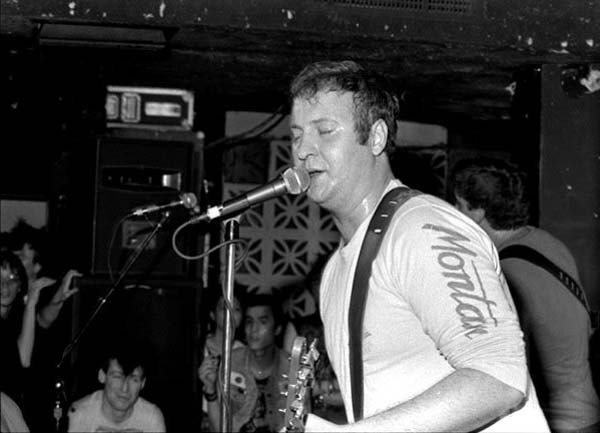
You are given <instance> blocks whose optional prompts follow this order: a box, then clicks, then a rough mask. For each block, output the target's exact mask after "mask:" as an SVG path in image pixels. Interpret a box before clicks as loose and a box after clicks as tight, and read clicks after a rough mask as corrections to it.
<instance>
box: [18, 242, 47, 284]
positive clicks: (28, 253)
mask: <svg viewBox="0 0 600 433" xmlns="http://www.w3.org/2000/svg"><path fill="white" fill-rule="evenodd" d="M13 253H15V254H16V255H17V256H19V258H20V259H21V263H23V266H24V267H25V272H27V278H29V281H32V280H35V279H36V278H37V274H38V273H39V272H40V269H41V266H40V264H39V263H37V261H36V258H35V250H34V249H33V248H31V245H29V244H23V247H21V249H20V250H16V251H13Z"/></svg>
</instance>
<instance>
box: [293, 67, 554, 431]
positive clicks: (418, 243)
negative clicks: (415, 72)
mask: <svg viewBox="0 0 600 433" xmlns="http://www.w3.org/2000/svg"><path fill="white" fill-rule="evenodd" d="M290 93H291V99H292V109H291V116H290V129H291V136H292V137H291V146H292V154H293V160H294V165H295V166H296V167H301V168H304V169H306V170H307V171H308V173H309V175H310V180H311V182H310V186H309V188H308V190H307V195H308V197H309V199H311V200H312V201H314V202H316V203H317V204H318V205H320V206H321V207H322V208H323V209H325V210H327V211H329V212H330V213H331V215H332V217H333V219H334V222H335V224H336V227H337V228H338V230H339V232H340V234H341V241H340V244H339V246H338V248H337V249H336V250H335V251H334V252H333V254H332V256H331V258H330V259H329V261H328V263H327V265H326V266H325V270H324V272H323V277H322V280H321V284H320V301H319V306H320V314H321V318H322V320H323V324H324V335H325V345H326V348H327V354H328V355H329V359H330V361H331V364H332V366H333V368H334V371H335V374H336V376H337V379H338V382H339V385H340V390H341V393H342V396H343V400H344V406H345V409H346V415H347V419H348V422H349V423H350V425H335V424H333V423H330V422H328V421H326V420H324V419H322V418H320V417H318V416H316V415H314V414H309V415H308V417H307V419H306V431H307V432H323V431H361V432H366V431H378V432H380V431H473V430H478V431H482V430H486V429H487V430H493V431H503V432H511V431H512V432H515V431H519V432H522V431H547V429H548V426H547V423H546V421H545V419H544V416H543V413H542V411H541V409H540V407H539V404H538V402H537V399H536V395H535V390H534V388H533V386H532V385H531V381H530V377H529V374H528V371H527V365H526V359H525V349H524V342H523V338H522V332H521V329H520V327H519V322H518V317H517V315H516V312H515V310H514V304H513V301H512V299H511V297H510V293H509V291H508V287H506V284H505V281H504V279H503V278H502V273H501V270H500V267H499V265H498V257H497V254H496V250H495V248H494V245H493V243H492V242H491V240H490V239H489V238H488V236H487V235H486V234H485V233H484V232H483V230H481V228H480V227H478V226H477V225H476V224H475V223H473V222H472V221H471V220H469V219H468V218H467V217H465V216H464V215H462V214H461V213H460V212H459V211H457V210H456V209H454V208H453V207H452V206H451V205H450V204H448V203H447V202H445V201H443V200H441V199H438V198H436V197H434V196H431V195H427V194H419V193H418V192H417V191H412V190H408V188H406V187H404V188H402V187H403V185H402V183H401V182H400V180H398V179H396V178H394V175H393V174H392V170H391V167H390V161H389V156H388V152H389V151H391V150H392V149H393V147H394V141H395V137H396V134H397V120H398V113H399V101H398V98H397V97H396V96H395V94H394V92H393V90H392V89H391V87H390V85H389V84H388V83H387V82H386V80H385V79H384V78H382V77H381V76H380V75H379V74H377V73H375V72H373V71H370V70H368V69H366V68H364V67H362V66H361V65H359V64H357V63H356V62H353V61H323V62H317V63H312V64H310V65H308V66H306V67H305V68H304V69H303V70H302V71H301V72H300V73H299V74H298V75H297V76H296V77H295V79H294V80H293V81H292V83H291V89H290ZM389 194H391V195H389ZM385 224H387V229H386V226H385ZM363 243H365V244H367V245H368V246H369V248H367V249H364V248H363ZM373 245H377V248H371V246H373ZM369 252H373V254H370V255H369V254H368V253H369ZM355 295H356V296H355Z"/></svg>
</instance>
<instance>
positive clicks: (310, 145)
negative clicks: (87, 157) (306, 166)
mask: <svg viewBox="0 0 600 433" xmlns="http://www.w3.org/2000/svg"><path fill="white" fill-rule="evenodd" d="M316 149H317V148H316V145H315V142H314V140H313V139H311V138H310V137H307V136H302V137H300V138H298V141H297V142H296V146H295V153H296V156H297V157H298V159H300V160H301V161H303V160H305V159H306V158H308V157H309V156H310V155H314V154H315V153H316Z"/></svg>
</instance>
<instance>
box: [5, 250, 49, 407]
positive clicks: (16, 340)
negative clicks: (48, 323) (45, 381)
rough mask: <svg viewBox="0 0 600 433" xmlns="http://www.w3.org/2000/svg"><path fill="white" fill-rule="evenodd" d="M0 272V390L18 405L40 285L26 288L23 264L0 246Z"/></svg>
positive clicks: (33, 339) (28, 358)
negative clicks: (0, 367)
mask: <svg viewBox="0 0 600 433" xmlns="http://www.w3.org/2000/svg"><path fill="white" fill-rule="evenodd" d="M0 275H1V278H2V280H1V282H2V286H1V291H0V317H1V319H0V345H1V346H2V352H3V354H2V359H3V361H2V367H3V368H2V370H3V371H2V374H1V375H0V390H2V391H3V392H5V393H6V394H7V395H9V396H10V397H11V398H12V399H13V400H15V401H16V402H17V404H18V405H22V404H23V398H24V395H23V393H24V391H25V383H26V371H27V369H28V368H29V366H30V365H31V355H32V353H33V347H34V342H35V328H36V326H35V310H36V305H37V302H38V299H39V297H40V291H41V289H42V288H41V287H39V286H38V287H29V289H28V288H27V287H28V286H27V274H26V272H25V268H24V266H23V264H22V263H21V261H20V260H19V258H18V257H17V256H16V255H15V254H13V253H12V252H10V251H7V250H6V249H1V250H0ZM23 291H25V292H26V295H23V293H22V292H23Z"/></svg>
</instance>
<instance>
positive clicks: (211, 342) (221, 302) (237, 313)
mask: <svg viewBox="0 0 600 433" xmlns="http://www.w3.org/2000/svg"><path fill="white" fill-rule="evenodd" d="M225 305H226V302H225V297H224V296H223V292H222V291H221V290H219V292H218V293H216V294H214V295H213V298H212V302H211V308H210V312H209V318H210V322H209V329H208V333H207V335H206V339H205V341H204V347H203V350H202V352H203V353H202V359H203V360H205V361H206V362H207V363H212V364H213V365H214V366H215V367H216V366H218V365H219V363H220V361H221V358H222V347H223V339H224V337H225V326H224V325H225V323H224V320H223V319H224V318H225ZM232 307H233V311H232V312H231V317H232V320H233V328H234V329H233V330H232V333H233V337H234V340H233V342H232V346H231V349H232V350H235V349H238V348H240V347H244V343H243V342H242V341H240V340H239V339H238V338H236V336H237V331H238V328H239V327H240V325H241V323H242V306H241V304H240V301H239V299H238V297H237V296H234V299H233V305H232ZM201 372H202V366H200V367H198V378H200V379H202V377H201ZM202 412H203V416H202V425H201V431H214V429H213V428H212V426H211V425H210V422H209V417H208V402H207V401H206V398H205V397H204V396H202Z"/></svg>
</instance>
